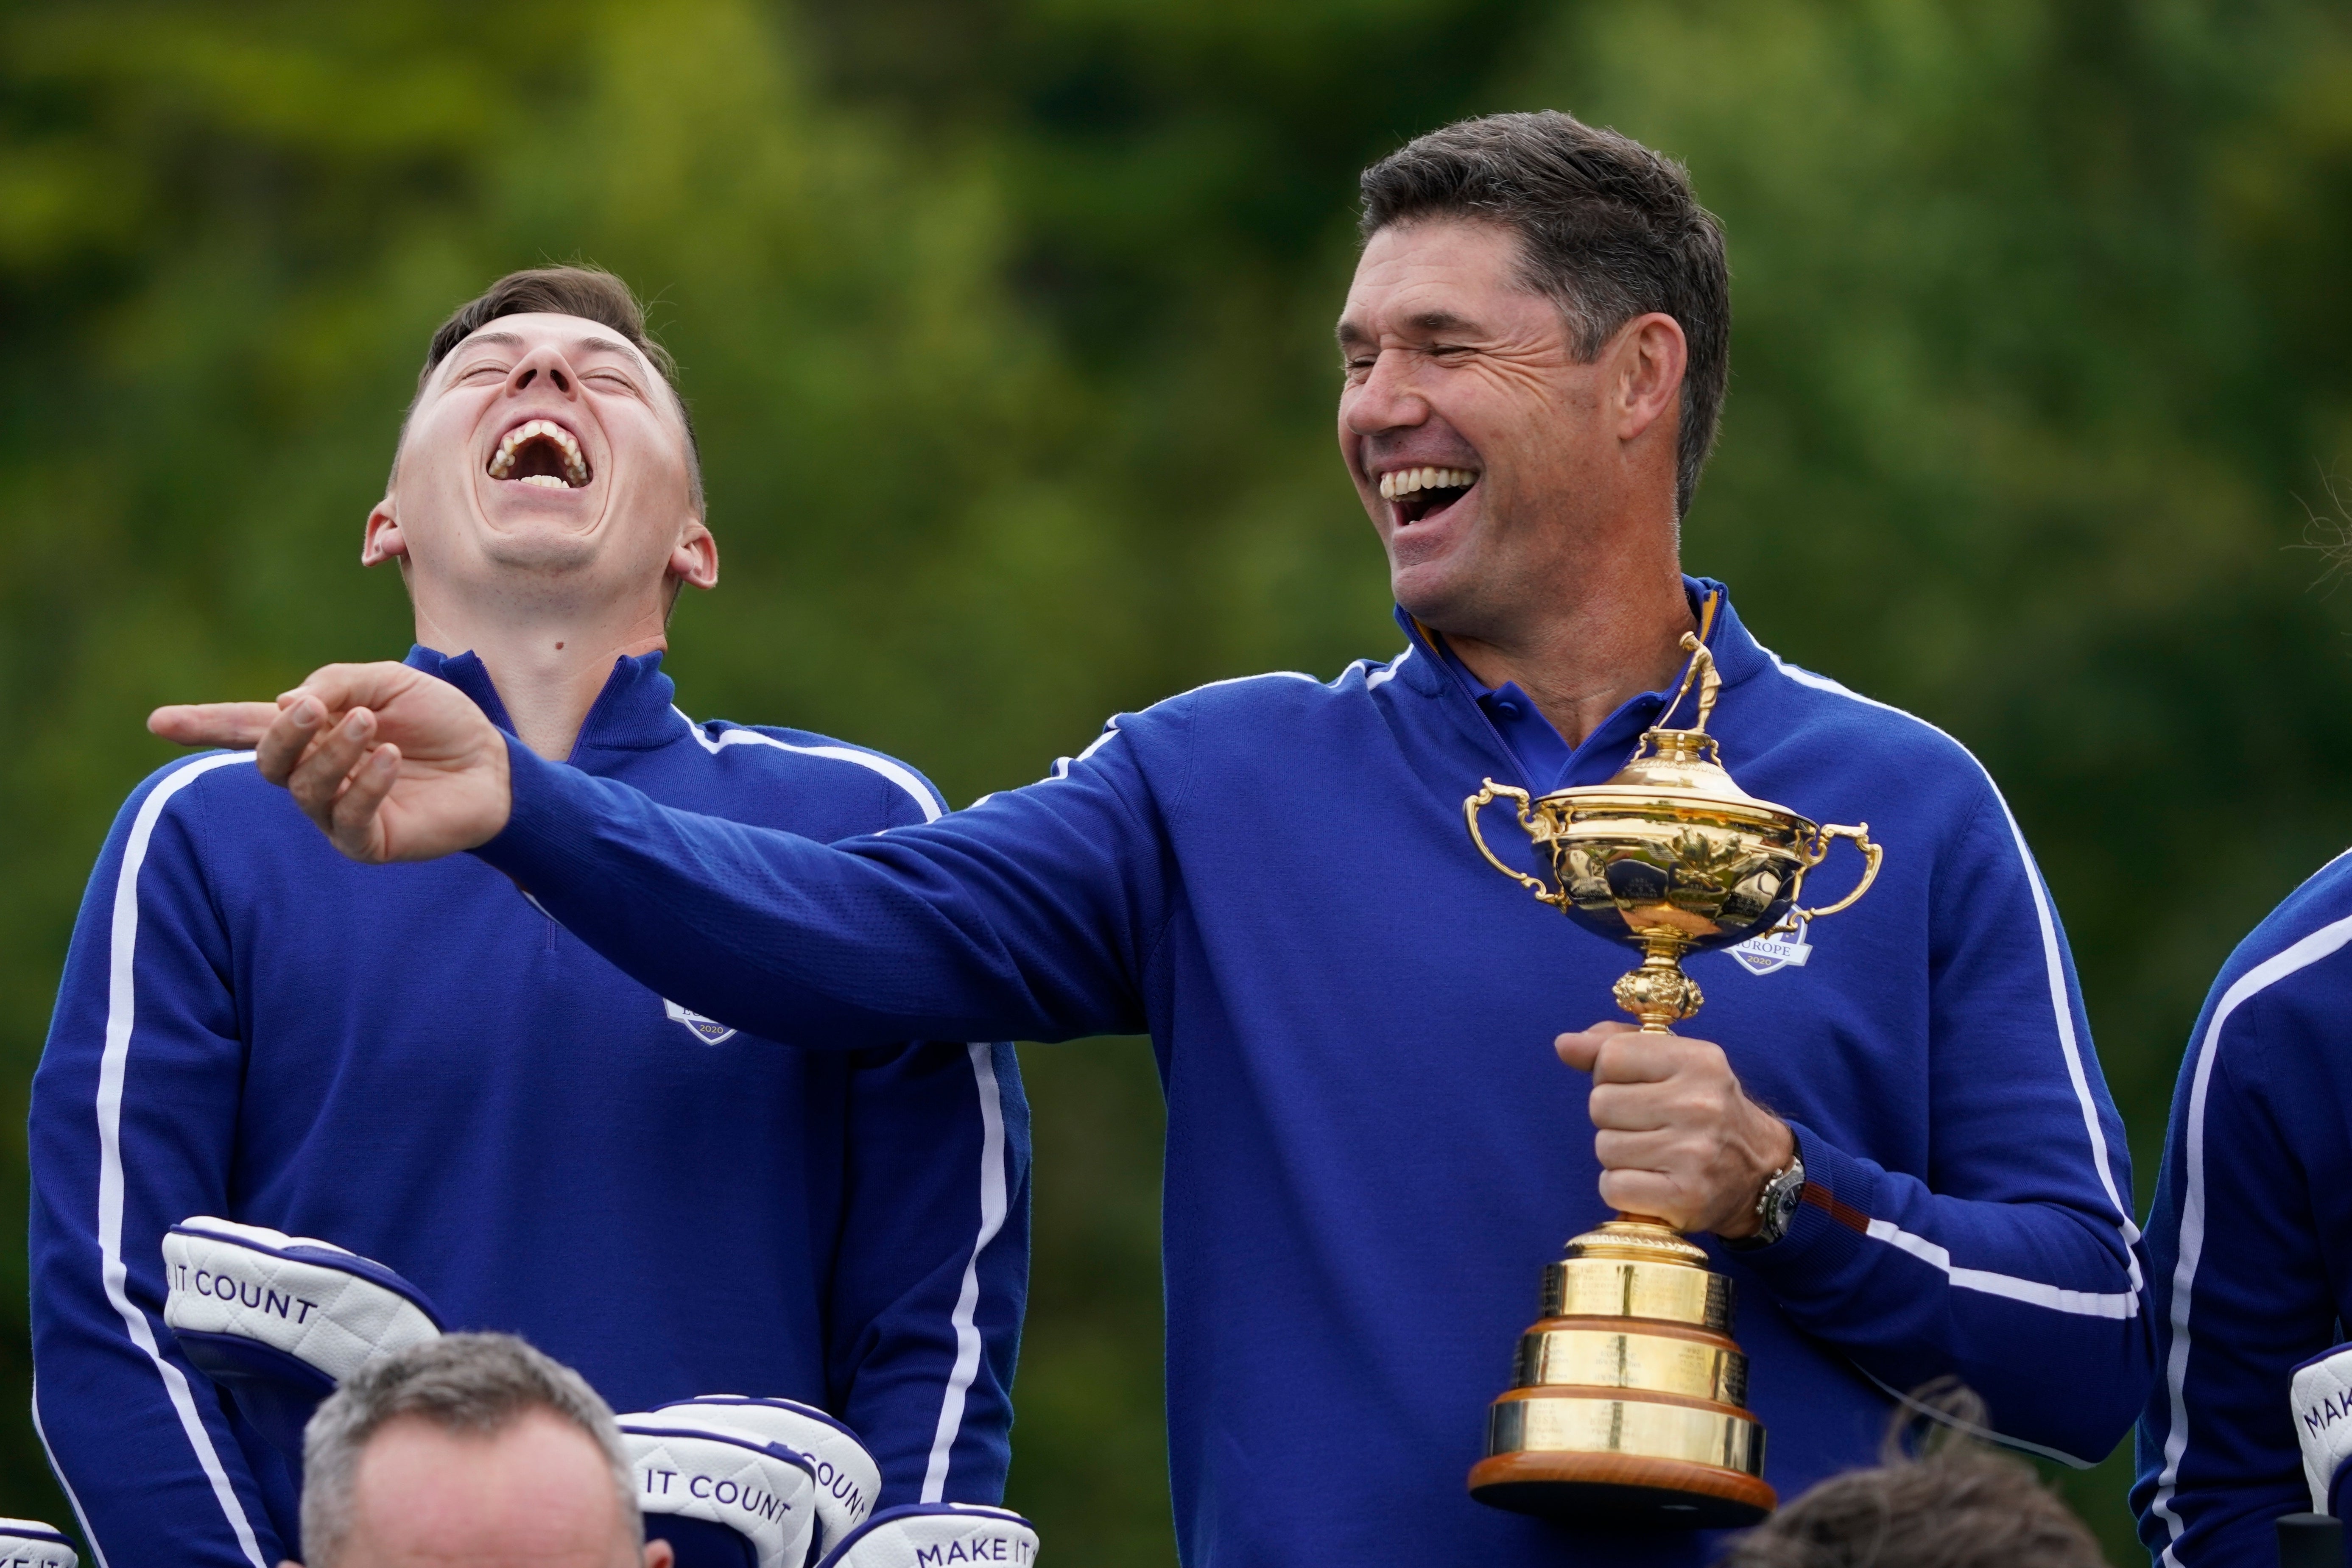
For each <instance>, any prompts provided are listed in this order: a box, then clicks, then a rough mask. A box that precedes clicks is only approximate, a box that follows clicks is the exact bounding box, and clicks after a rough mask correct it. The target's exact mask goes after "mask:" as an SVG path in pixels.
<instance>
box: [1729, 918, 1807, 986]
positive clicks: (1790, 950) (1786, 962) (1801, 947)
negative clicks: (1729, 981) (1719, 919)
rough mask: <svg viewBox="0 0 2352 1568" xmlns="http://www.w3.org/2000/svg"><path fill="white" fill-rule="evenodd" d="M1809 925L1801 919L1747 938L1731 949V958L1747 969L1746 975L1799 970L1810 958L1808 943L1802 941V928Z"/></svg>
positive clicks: (1803, 932) (1803, 931) (1803, 929)
mask: <svg viewBox="0 0 2352 1568" xmlns="http://www.w3.org/2000/svg"><path fill="white" fill-rule="evenodd" d="M1811 924H1812V922H1811V921H1810V920H1806V919H1803V918H1800V919H1798V920H1797V921H1796V922H1795V923H1793V924H1792V925H1788V926H1786V927H1783V928H1782V929H1780V930H1778V931H1773V932H1771V933H1769V934H1768V935H1766V936H1751V937H1749V938H1748V940H1747V941H1745V942H1742V943H1739V944H1738V946H1734V947H1733V948H1732V949H1731V956H1733V957H1735V958H1737V959H1738V960H1739V961H1740V962H1741V963H1743V964H1745V965H1747V966H1748V970H1749V972H1750V973H1752V974H1758V975H1769V974H1770V973H1771V972H1772V971H1773V970H1775V969H1785V968H1790V967H1795V968H1799V969H1801V968H1803V967H1805V960H1806V959H1808V958H1810V957H1811V956H1813V946H1812V944H1811V943H1810V942H1808V941H1806V940H1805V928H1806V927H1807V926H1809V925H1811Z"/></svg>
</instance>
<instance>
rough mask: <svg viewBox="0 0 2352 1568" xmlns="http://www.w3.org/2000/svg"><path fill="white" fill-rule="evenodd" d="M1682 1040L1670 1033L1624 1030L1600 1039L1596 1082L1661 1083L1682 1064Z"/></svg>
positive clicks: (1595, 1069) (1594, 1061)
mask: <svg viewBox="0 0 2352 1568" xmlns="http://www.w3.org/2000/svg"><path fill="white" fill-rule="evenodd" d="M1682 1045H1683V1040H1682V1039H1681V1037H1680V1036H1677V1035H1671V1034H1645V1033H1643V1032H1642V1031H1641V1030H1620V1031H1619V1032H1617V1033H1614V1034H1612V1035H1610V1036H1609V1037H1607V1038H1606V1039H1605V1040H1602V1041H1601V1049H1600V1051H1598V1052H1597V1053H1596V1054H1595V1056H1594V1058H1593V1062H1592V1082H1595V1083H1661V1082H1664V1081H1665V1080H1667V1079H1669V1078H1672V1077H1673V1076H1674V1075H1675V1068H1676V1067H1677V1066H1679V1065H1680V1064H1681V1059H1682V1049H1681V1048H1682Z"/></svg>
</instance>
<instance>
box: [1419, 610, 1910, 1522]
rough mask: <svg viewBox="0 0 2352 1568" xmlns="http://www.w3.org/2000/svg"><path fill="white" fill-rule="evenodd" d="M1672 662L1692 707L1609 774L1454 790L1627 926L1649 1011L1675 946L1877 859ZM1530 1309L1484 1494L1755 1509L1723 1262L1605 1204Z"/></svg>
mask: <svg viewBox="0 0 2352 1568" xmlns="http://www.w3.org/2000/svg"><path fill="white" fill-rule="evenodd" d="M1683 647H1684V649H1685V651H1686V652H1688V653H1689V654H1690V656H1691V661H1690V664H1689V667H1688V668H1687V669H1686V670H1685V672H1684V674H1683V679H1682V685H1681V686H1680V687H1679V688H1678V689H1677V690H1676V692H1675V698H1674V701H1672V702H1670V703H1668V704H1667V705H1666V714H1667V715H1668V716H1672V715H1673V713H1674V712H1675V709H1676V708H1677V707H1679V706H1681V704H1682V700H1683V698H1684V697H1685V696H1686V695H1689V693H1690V690H1691V687H1692V685H1693V684H1694V683H1696V685H1697V686H1698V716H1697V720H1696V723H1695V724H1694V725H1693V727H1691V728H1689V729H1666V728H1663V727H1662V728H1657V729H1653V730H1650V731H1649V732H1648V733H1646V734H1645V735H1643V737H1642V741H1641V744H1640V746H1639V747H1636V748H1635V750H1634V753H1633V760H1632V761H1630V762H1628V763H1627V764H1626V765H1625V767H1624V768H1623V769H1622V770H1621V771H1620V772H1619V773H1618V775H1617V776H1616V777H1615V778H1613V779H1610V780H1609V782H1607V783H1606V784H1599V785H1588V786H1583V787H1580V788H1577V789H1558V790H1554V791H1553V792H1552V793H1551V794H1549V795H1544V796H1540V797H1530V796H1529V795H1528V791H1526V790H1524V789H1514V788H1512V787H1511V786H1509V785H1507V784H1497V783H1496V782H1495V781H1494V780H1493V779H1487V780H1486V784H1485V787H1484V788H1482V789H1480V790H1479V791H1478V792H1477V793H1476V794H1475V795H1473V796H1471V797H1470V798H1469V799H1468V800H1465V801H1464V802H1463V814H1464V816H1465V818H1466V820H1467V821H1468V823H1469V827H1470V837H1471V839H1472V841H1474V842H1475V843H1476V845H1477V846H1478V852H1479V853H1481V854H1483V855H1485V856H1486V860H1487V862H1488V863H1489V864H1491V865H1493V866H1494V868H1495V869H1496V871H1499V872H1501V873H1503V874H1504V875H1506V876H1507V877H1510V878H1512V879H1513V880H1515V881H1517V882H1519V883H1523V884H1525V885H1526V886H1527V887H1528V889H1529V890H1530V891H1531V892H1533V893H1534V894H1535V895H1536V897H1537V898H1538V899H1539V900H1540V901H1542V902H1543V903H1545V904H1551V905H1552V906H1553V907H1555V908H1557V909H1559V911H1561V913H1563V914H1565V915H1567V916H1568V917H1569V918H1570V920H1572V921H1574V922H1575V923H1576V924H1577V925H1580V926H1582V927H1583V928H1584V929H1585V930H1587V931H1590V932H1592V933H1594V934H1595V935H1597V936H1606V937H1608V938H1609V939H1610V940H1611V941H1613V942H1618V943H1622V944H1624V945H1626V946H1633V947H1637V948H1639V949H1640V950H1641V953H1642V963H1641V966H1640V967H1638V968H1635V969H1633V970H1632V971H1631V972H1629V973H1627V974H1626V975H1624V976H1622V977H1620V978H1619V980H1618V981H1617V984H1616V987H1615V995H1616V998H1617V1005H1618V1006H1619V1007H1621V1008H1623V1009H1625V1010H1626V1011H1627V1012H1630V1013H1633V1015H1635V1016H1636V1017H1637V1018H1639V1019H1641V1020H1642V1028H1643V1030H1646V1031H1649V1032H1652V1033H1664V1032H1666V1031H1667V1030H1670V1029H1671V1028H1672V1027H1673V1026H1674V1025H1675V1024H1676V1023H1678V1022H1680V1021H1681V1020H1682V1019H1686V1018H1689V1017H1690V1016H1691V1015H1692V1014H1694V1013H1696V1012H1697V1011H1698V1009H1699V1005H1700V1003H1701V1001H1702V1000H1703V999H1704V998H1702V997H1701V996H1700V994H1699V988H1698V986H1697V985H1696V982H1694V981H1693V980H1692V979H1691V977H1689V976H1687V975H1685V974H1684V973H1683V970H1682V959H1683V956H1684V955H1685V954H1687V953H1696V952H1704V951H1706V950H1708V949H1710V948H1716V947H1727V946H1732V945H1734V944H1736V943H1739V942H1744V941H1747V940H1748V939H1749V938H1751V937H1757V936H1770V935H1772V934H1774V933H1775V932H1780V931H1785V930H1790V929H1792V928H1795V927H1797V926H1799V925H1801V924H1802V923H1804V922H1807V921H1811V920H1818V919H1821V918H1822V917H1823V916H1825V915H1835V914H1837V913H1838V912H1839V911H1840V910H1843V909H1846V908H1849V907H1851V906H1852V905H1853V903H1854V902H1855V900H1857V899H1859V898H1861V897H1862V895H1863V894H1865V893H1867V892H1869V891H1870V884H1871V883H1873V882H1874V881H1875V880H1877V877H1878V868H1879V863H1880V860H1881V852H1880V850H1879V846H1878V845H1877V844H1875V843H1874V842H1872V841H1871V838H1870V829H1869V825H1868V824H1867V823H1864V824H1861V825H1858V826H1855V827H1851V828H1848V827H1840V826H1822V825H1820V824H1817V823H1814V822H1812V821H1809V820H1808V819H1806V818H1804V817H1801V816H1799V815H1798V814H1797V813H1796V812H1794V811H1791V810H1789V809H1788V808H1786V807H1784V806H1776V805H1773V804H1772V803H1771V802H1769V801H1768V800H1757V799H1756V798H1755V797H1754V796H1752V795H1749V794H1748V792H1747V791H1745V790H1743V789H1740V788H1739V786H1738V785H1737V784H1735V783H1733V782H1732V779H1731V775H1730V774H1728V773H1727V772H1725V771H1724V768H1723V764H1722V761H1721V759H1720V757H1719V755H1718V753H1717V747H1716V743H1715V739H1714V737H1711V736H1709V735H1708V734H1707V733H1706V721H1707V719H1708V717H1709V716H1711V715H1712V714H1713V712H1714V711H1715V703H1716V697H1717V694H1718V692H1719V690H1720V688H1721V685H1722V682H1721V679H1720V677H1718V676H1717V674H1716V670H1715V659H1714V656H1713V655H1712V654H1711V653H1708V652H1707V650H1706V646H1705V644H1703V643H1700V641H1699V640H1698V639H1697V638H1696V637H1694V636H1687V635H1686V636H1685V637H1684V638H1683ZM1496 800H1511V801H1514V802H1516V804H1517V814H1518V823H1519V827H1520V829H1521V830H1522V831H1525V832H1526V834H1527V835H1528V839H1529V840H1530V841H1532V842H1533V843H1534V845H1535V847H1536V849H1537V851H1538V853H1539V854H1540V855H1542V856H1543V857H1544V858H1545V859H1546V860H1547V861H1548V862H1549V869H1550V871H1551V873H1552V876H1551V881H1549V882H1546V881H1545V880H1544V879H1543V878H1542V877H1539V876H1531V875H1529V874H1528V873H1525V872H1523V871H1519V870H1517V869H1516V868H1515V867H1513V866H1511V865H1509V864H1507V863H1506V862H1504V861H1503V860H1502V859H1501V858H1500V857H1499V856H1497V855H1496V853H1495V852H1494V851H1493V850H1491V849H1489V848H1488V847H1487V845H1486V837H1485V835H1484V834H1483V833H1482V832H1481V831H1479V825H1478V823H1479V813H1480V812H1481V811H1482V810H1485V809H1486V807H1487V806H1489V805H1491V804H1493V803H1494V802H1495V801H1496ZM1840 839H1845V840H1849V841H1852V842H1853V846H1854V847H1855V848H1856V849H1857V850H1859V851H1861V852H1862V855H1863V862H1864V866H1863V875H1862V880H1861V881H1860V882H1859V883H1857V884H1856V885H1855V887H1854V889H1853V892H1852V893H1849V894H1846V895H1845V897H1843V898H1842V899H1840V900H1838V901H1837V902H1836V903H1835V904H1829V905H1827V906H1825V907H1822V908H1820V909H1805V908H1801V907H1800V906H1799V904H1798V902H1797V901H1798V899H1799V897H1800V896H1801V894H1802V893H1803V890H1804V883H1805V873H1808V872H1810V871H1811V870H1812V869H1813V868H1814V867H1815V866H1817V865H1819V864H1821V862H1822V861H1824V860H1826V859H1827V858H1828V857H1829V853H1830V850H1831V848H1832V846H1833V845H1834V844H1835V843H1836V841H1838V840H1840ZM1543 1310H1544V1316H1543V1318H1542V1319H1541V1321H1539V1322H1537V1323H1536V1324H1535V1325H1534V1326H1533V1327H1532V1328H1530V1329H1528V1332H1527V1333H1525V1334H1524V1335H1522V1336H1521V1338H1520V1342H1519V1350H1518V1356H1517V1365H1516V1372H1517V1375H1516V1380H1515V1385H1514V1386H1513V1387H1512V1388H1511V1389H1510V1390H1508V1391H1507V1392H1506V1393H1505V1394H1504V1395H1503V1396H1501V1397H1500V1398H1498V1399H1496V1401H1495V1403H1494V1404H1493V1405H1492V1406H1489V1407H1488V1412H1487V1428H1486V1458H1484V1459H1481V1460H1480V1461H1479V1462H1478V1464H1477V1465H1476V1466H1475V1467H1474V1468H1473V1469H1471V1472H1470V1493H1471V1495H1472V1496H1473V1497H1475V1498H1476V1499H1477V1500H1479V1501H1481V1502H1486V1503H1491V1504H1493V1505H1494V1506H1496V1507H1497V1508H1507V1509H1510V1510H1513V1511H1517V1512H1521V1513H1536V1514H1544V1515H1549V1516H1556V1517H1600V1518H1606V1519H1611V1520H1614V1521H1627V1522H1631V1521H1648V1522H1652V1523H1657V1524H1665V1525H1685V1526H1690V1527H1695V1528H1696V1527H1720V1526H1731V1525H1742V1524H1753V1523H1754V1522H1755V1521H1758V1520H1759V1519H1761V1518H1763V1517H1764V1516H1765V1515H1766V1514H1768V1513H1769V1512H1770V1511H1772V1509H1773V1508H1774V1506H1775V1505H1776V1504H1777V1502H1778V1500H1779V1499H1778V1497H1777V1495H1776V1494H1775V1493H1774V1491H1773V1490H1772V1488H1771V1486H1770V1485H1769V1483H1768V1482H1767V1481H1765V1479H1764V1429H1763V1427H1761V1426H1759V1424H1758V1423H1757V1421H1756V1419H1755V1417H1753V1416H1750V1415H1748V1410H1747V1400H1748V1358H1747V1356H1746V1355H1745V1354H1742V1353H1741V1351H1740V1349H1739V1347H1738V1345H1737V1344H1736V1343H1733V1342H1732V1339H1731V1317H1732V1290H1731V1281H1729V1280H1727V1279H1725V1278H1724V1277H1723V1276H1722V1275H1720V1274H1717V1273H1715V1272H1714V1271H1713V1270H1709V1269H1708V1268H1707V1267H1706V1253H1705V1252H1703V1251H1701V1250H1700V1249H1698V1248H1696V1247H1694V1246H1692V1245H1691V1244H1690V1243H1689V1242H1688V1241H1685V1240H1684V1239H1683V1238H1682V1237H1680V1236H1679V1235H1677V1234H1675V1231H1674V1229H1673V1228H1671V1227H1668V1226H1665V1225H1663V1224H1661V1223H1659V1222H1658V1221H1656V1220H1654V1219H1650V1218H1644V1217H1643V1216H1641V1215H1634V1214H1621V1215H1619V1216H1618V1217H1617V1218H1614V1219H1612V1220H1610V1221H1608V1222H1607V1223H1605V1224H1603V1225H1601V1226H1600V1227H1599V1228H1596V1229H1593V1230H1590V1231H1587V1232H1585V1233H1584V1234H1583V1235H1581V1236H1579V1237H1577V1238H1576V1239H1573V1240H1571V1241H1570V1242H1569V1244H1568V1254H1567V1256H1566V1257H1565V1258H1563V1259H1561V1260H1559V1261H1557V1262H1554V1263H1552V1264H1550V1265H1549V1266H1548V1267H1547V1268H1546V1269H1545V1270H1544V1281H1543Z"/></svg>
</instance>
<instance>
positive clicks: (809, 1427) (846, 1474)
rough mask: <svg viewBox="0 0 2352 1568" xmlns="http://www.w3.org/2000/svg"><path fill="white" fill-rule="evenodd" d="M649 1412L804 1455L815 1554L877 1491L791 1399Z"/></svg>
mask: <svg viewBox="0 0 2352 1568" xmlns="http://www.w3.org/2000/svg"><path fill="white" fill-rule="evenodd" d="M655 1414H656V1416H681V1417H689V1416H690V1417H691V1418H692V1419H693V1420H694V1421H695V1422H696V1423H697V1424H698V1425H706V1426H715V1427H724V1428H727V1429H730V1430H734V1431H740V1432H742V1433H744V1434H745V1435H746V1436H748V1437H752V1438H755V1439H757V1440H758V1441H760V1442H762V1443H773V1444H775V1445H776V1446H777V1447H778V1448H789V1449H791V1450H792V1451H793V1453H796V1454H803V1455H805V1456H807V1458H808V1462H809V1469H811V1470H812V1471H813V1472H814V1475H815V1477H816V1520H817V1538H816V1541H815V1543H814V1551H815V1552H829V1551H831V1550H832V1549H833V1545H834V1543H835V1542H837V1541H839V1540H841V1539H842V1538H843V1537H844V1536H845V1535H847V1534H848V1533H849V1532H850V1531H853V1530H855V1529H856V1528H857V1527H858V1526H859V1525H861V1524H863V1523H865V1522H866V1515H867V1514H870V1513H872V1512H873V1511H874V1500H875V1498H876V1497H877V1496H878V1495H880V1493H881V1490H882V1469H881V1467H880V1466H879V1465H877V1464H876V1463H875V1462H874V1456H873V1455H871V1454H869V1453H867V1452H866V1445H865V1444H863V1443H861V1442H859V1441H858V1440H857V1434H856V1433H855V1432H853V1431H851V1430H850V1429H849V1428H848V1427H845V1426H844V1425H842V1424H841V1422H840V1421H838V1420H836V1419H835V1418H834V1417H833V1416H828V1415H827V1414H825V1413H824V1411H822V1410H820V1409H818V1408H816V1406H813V1405H803V1404H802V1403H800V1402H799V1401H798V1400H796V1399H752V1398H748V1397H746V1396H743V1395H740V1394H706V1395H704V1396H701V1397H700V1398H698V1399H680V1400H677V1401H676V1402H675V1403H673V1404H669V1405H664V1406H661V1407H660V1408H659V1409H658V1410H657V1411H656V1412H655ZM0 1568H5V1565H0Z"/></svg>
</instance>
